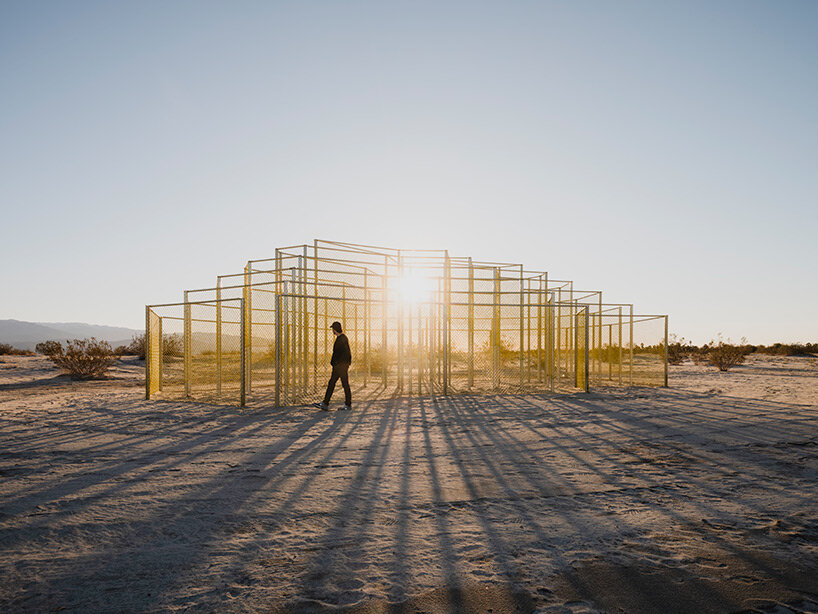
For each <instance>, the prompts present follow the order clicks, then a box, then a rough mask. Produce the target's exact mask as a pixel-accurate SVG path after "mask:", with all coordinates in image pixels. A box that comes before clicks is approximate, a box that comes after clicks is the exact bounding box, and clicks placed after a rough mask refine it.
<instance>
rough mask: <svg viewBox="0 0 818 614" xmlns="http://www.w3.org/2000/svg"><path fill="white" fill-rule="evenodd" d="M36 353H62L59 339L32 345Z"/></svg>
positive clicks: (50, 354) (45, 354)
mask: <svg viewBox="0 0 818 614" xmlns="http://www.w3.org/2000/svg"><path fill="white" fill-rule="evenodd" d="M34 349H35V350H36V351H37V353H38V354H42V355H44V356H54V355H55V354H62V343H60V342H59V341H43V342H41V343H38V344H37V345H35V346H34Z"/></svg>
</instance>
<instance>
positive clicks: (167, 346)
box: [143, 333, 184, 358]
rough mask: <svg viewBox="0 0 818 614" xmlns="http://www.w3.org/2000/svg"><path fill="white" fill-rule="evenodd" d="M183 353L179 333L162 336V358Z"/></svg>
mask: <svg viewBox="0 0 818 614" xmlns="http://www.w3.org/2000/svg"><path fill="white" fill-rule="evenodd" d="M183 353H184V352H183V347H182V335H180V334H179V333H172V334H170V335H162V355H163V356H181V355H182V354H183ZM143 358H144V357H143Z"/></svg>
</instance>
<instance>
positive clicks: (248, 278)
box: [242, 261, 253, 392]
mask: <svg viewBox="0 0 818 614" xmlns="http://www.w3.org/2000/svg"><path fill="white" fill-rule="evenodd" d="M251 265H252V261H250V262H248V263H247V266H246V267H244V291H243V293H242V296H243V299H242V300H243V301H244V302H243V303H242V313H243V314H244V319H245V322H244V335H243V339H244V343H245V344H246V345H247V353H248V355H249V356H250V364H251V365H252V363H253V318H252V314H251V311H252V309H253V300H252V283H253V279H252V275H253V272H252V267H251ZM252 370H253V369H252V367H251V368H250V369H248V372H247V392H251V391H252V388H253V382H252V381H251V380H252V373H251V372H252Z"/></svg>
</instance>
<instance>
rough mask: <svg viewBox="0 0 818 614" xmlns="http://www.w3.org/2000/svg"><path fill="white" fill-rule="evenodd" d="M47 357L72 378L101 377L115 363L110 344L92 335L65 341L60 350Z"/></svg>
mask: <svg viewBox="0 0 818 614" xmlns="http://www.w3.org/2000/svg"><path fill="white" fill-rule="evenodd" d="M49 358H50V359H51V361H52V362H53V363H54V364H55V365H57V366H58V367H60V368H61V369H64V370H65V371H66V372H67V373H68V375H70V376H71V377H72V378H74V379H91V378H95V377H102V376H103V375H105V373H106V372H107V371H108V369H110V368H111V367H112V366H113V365H114V363H116V356H115V355H114V352H113V350H112V349H111V346H110V344H109V343H108V342H107V341H97V340H96V339H95V338H94V337H91V338H90V339H74V340H73V341H67V342H66V344H65V348H63V350H62V352H60V353H59V354H52V355H50V356H49Z"/></svg>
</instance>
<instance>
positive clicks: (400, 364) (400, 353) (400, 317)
mask: <svg viewBox="0 0 818 614" xmlns="http://www.w3.org/2000/svg"><path fill="white" fill-rule="evenodd" d="M402 283H404V280H403V259H402V258H401V255H400V250H398V286H399V287H398V294H400V292H401V288H400V285H401V284H402ZM397 303H398V390H400V391H401V392H403V300H402V297H400V296H398V297H397Z"/></svg>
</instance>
